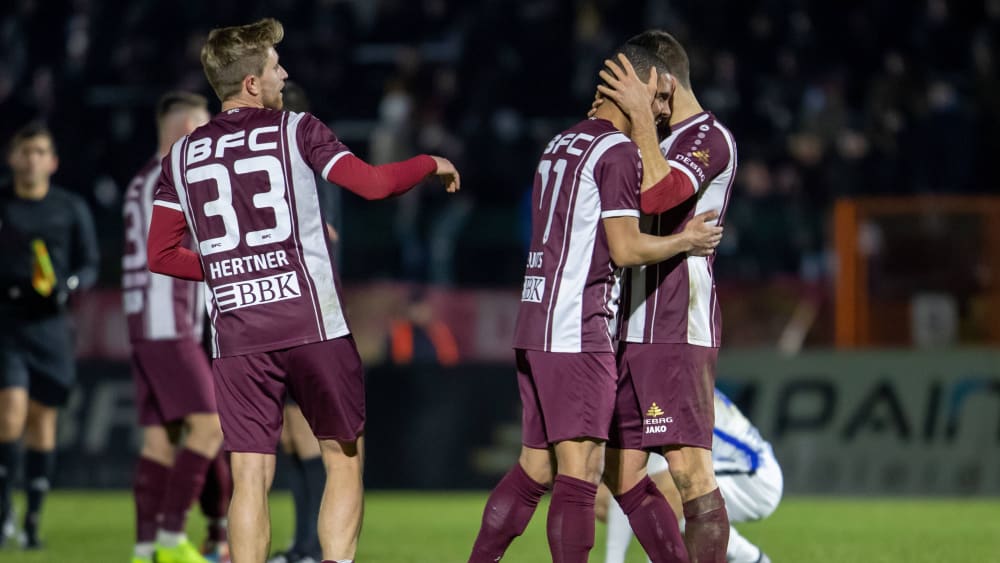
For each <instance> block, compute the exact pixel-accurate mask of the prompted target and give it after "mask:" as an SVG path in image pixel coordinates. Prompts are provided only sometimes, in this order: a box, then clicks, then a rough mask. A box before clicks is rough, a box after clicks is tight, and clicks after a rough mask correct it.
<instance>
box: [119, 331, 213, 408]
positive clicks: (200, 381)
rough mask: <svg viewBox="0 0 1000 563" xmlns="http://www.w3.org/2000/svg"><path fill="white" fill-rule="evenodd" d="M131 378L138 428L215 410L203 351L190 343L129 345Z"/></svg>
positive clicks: (164, 342)
mask: <svg viewBox="0 0 1000 563" xmlns="http://www.w3.org/2000/svg"><path fill="white" fill-rule="evenodd" d="M132 379H133V381H135V404H136V407H137V409H138V411H139V424H141V425H142V426H158V425H163V424H167V423H169V422H176V421H179V420H181V419H183V418H184V417H185V416H187V415H189V414H194V413H214V412H216V410H217V408H216V403H215V388H214V386H213V384H212V368H211V367H210V366H209V364H208V358H207V357H206V356H205V351H204V350H202V348H201V345H200V344H198V343H197V342H195V341H194V340H190V339H187V338H183V339H179V340H142V341H138V342H133V343H132Z"/></svg>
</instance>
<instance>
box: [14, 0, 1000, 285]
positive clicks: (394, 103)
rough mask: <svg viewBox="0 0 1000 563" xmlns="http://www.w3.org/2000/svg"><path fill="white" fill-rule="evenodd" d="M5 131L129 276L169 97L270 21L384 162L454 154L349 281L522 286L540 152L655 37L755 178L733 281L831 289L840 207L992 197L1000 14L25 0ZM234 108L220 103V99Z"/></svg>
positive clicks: (374, 238) (357, 233) (368, 226)
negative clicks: (124, 206) (128, 259)
mask: <svg viewBox="0 0 1000 563" xmlns="http://www.w3.org/2000/svg"><path fill="white" fill-rule="evenodd" d="M0 11H2V12H0V134H2V135H3V138H4V139H7V138H9V136H10V134H11V133H12V132H13V131H14V130H15V129H16V128H17V127H19V126H20V125H22V124H23V123H25V122H26V121H28V120H31V119H36V118H40V119H43V120H45V121H46V122H47V123H48V124H49V125H50V127H51V128H52V129H53V130H54V132H55V134H56V138H57V142H58V144H59V154H60V159H61V168H60V171H59V173H57V175H56V178H55V179H56V182H57V183H58V184H60V185H62V186H64V187H67V188H69V189H72V190H74V191H77V192H78V193H81V194H82V195H83V196H84V197H86V198H87V200H88V201H89V202H90V203H91V205H92V207H93V209H94V212H95V215H96V216H97V219H98V221H97V222H98V225H99V229H100V230H101V232H100V237H101V239H102V243H103V246H104V249H105V252H104V264H103V268H102V279H103V280H104V283H106V284H108V285H111V284H114V283H115V281H116V280H117V275H118V262H119V260H118V256H119V255H120V254H119V250H120V247H121V242H120V239H121V234H120V232H121V218H120V214H121V213H120V197H121V194H122V190H123V187H124V186H125V184H126V183H127V182H128V179H129V178H130V177H131V175H132V174H133V173H134V172H135V170H136V168H137V167H138V166H140V165H141V163H142V162H143V161H144V160H145V159H146V158H148V157H149V155H150V154H151V153H152V152H153V151H154V148H155V147H154V141H155V136H154V131H153V116H152V106H153V104H154V103H155V100H156V98H157V96H158V95H159V94H160V93H162V92H163V91H164V90H167V89H174V88H184V89H190V90H194V91H199V92H202V93H205V94H207V95H211V91H210V90H209V89H208V87H207V84H206V83H205V80H204V77H203V75H202V72H201V67H200V63H199V60H198V52H199V49H200V46H201V43H202V41H203V39H204V37H205V35H206V33H207V31H208V30H209V29H210V28H212V27H216V26H220V25H230V24H238V23H246V22H248V21H251V20H254V19H257V18H259V17H263V16H273V17H276V18H278V19H279V20H281V21H282V22H283V23H284V25H285V32H286V35H285V40H284V42H282V44H281V45H280V46H279V52H280V54H281V62H282V64H283V65H284V66H285V67H286V68H287V69H288V72H289V74H290V76H291V79H292V80H294V81H296V82H297V83H299V84H300V85H301V86H303V87H304V89H305V91H306V92H307V93H308V96H309V98H310V105H311V108H312V111H313V113H315V114H316V115H317V116H319V117H320V118H321V119H323V120H324V121H327V122H328V123H330V124H331V125H332V126H333V127H334V130H335V131H336V132H337V133H338V134H339V135H340V136H341V137H342V139H343V140H344V141H345V142H346V143H347V144H348V145H349V146H351V148H352V149H353V150H354V151H355V152H356V153H358V154H359V155H361V156H363V157H366V158H367V159H369V160H370V161H373V162H375V163H379V162H386V161H391V160H398V159H400V158H405V157H408V156H411V155H412V154H415V153H417V152H432V153H437V154H442V155H444V156H447V157H449V158H450V159H452V160H453V161H454V162H455V163H456V164H457V165H458V166H459V168H460V170H461V171H462V173H463V186H464V187H465V190H463V193H462V195H461V196H460V197H457V198H446V197H444V194H442V193H440V192H441V190H435V189H433V188H432V189H424V190H420V191H417V192H414V193H412V194H411V195H408V196H406V197H404V198H401V199H399V200H397V201H394V202H392V203H389V204H383V205H376V206H371V205H363V204H362V203H360V202H358V201H356V200H355V199H353V198H352V197H345V198H344V199H343V200H342V205H343V213H342V215H343V216H344V225H343V226H342V228H343V238H342V241H343V243H342V244H343V251H344V254H345V257H346V259H345V260H344V262H343V263H344V272H345V277H346V278H347V279H348V280H350V279H352V278H354V279H364V278H366V277H369V276H371V275H373V274H374V275H384V276H387V277H397V278H403V279H408V280H412V281H431V282H435V283H442V284H463V285H469V284H474V285H475V284H478V285H501V284H508V283H516V282H515V280H516V279H518V278H519V277H520V275H521V273H522V271H523V264H522V261H523V252H524V248H523V246H524V238H525V236H524V232H525V226H524V213H523V212H522V211H521V209H522V207H523V201H524V194H525V193H526V191H527V190H529V189H530V183H531V179H532V175H533V171H534V167H535V164H536V159H537V156H538V153H539V151H540V148H541V147H543V146H544V144H545V142H546V141H547V140H548V139H549V138H550V137H551V136H552V135H554V134H555V133H557V132H558V131H559V130H560V129H561V128H563V127H565V126H566V125H568V124H570V123H572V122H574V121H576V120H578V119H580V118H582V117H583V116H584V115H585V113H586V110H587V108H588V107H589V105H590V101H591V99H592V97H593V93H594V86H595V83H596V80H597V70H598V69H599V68H600V65H601V61H602V60H603V58H604V57H605V56H607V55H608V54H610V52H611V51H612V50H613V49H614V47H615V46H616V45H617V44H620V43H622V42H623V41H624V40H625V39H627V38H628V37H629V36H630V35H632V34H634V33H637V32H639V31H641V30H643V29H646V28H650V27H659V28H663V29H666V30H668V31H670V32H671V33H673V34H675V35H676V36H677V37H678V38H679V39H680V40H681V42H682V43H683V44H684V45H685V46H686V47H687V49H688V51H689V55H690V57H691V73H692V83H693V86H694V90H695V92H696V94H697V95H698V96H699V99H700V101H701V103H702V105H703V106H705V107H706V108H708V109H709V110H711V111H713V112H714V113H715V114H716V115H717V116H718V117H719V118H720V119H721V120H722V121H723V122H724V123H726V124H728V126H729V127H730V128H731V129H732V130H733V132H734V134H735V136H736V140H737V143H738V150H739V161H740V173H739V177H738V180H737V184H736V186H735V192H734V196H733V199H732V202H731V204H730V208H729V215H728V221H727V226H728V230H727V234H726V239H725V242H724V247H723V248H722V249H721V250H720V254H721V255H722V259H720V261H719V263H718V265H719V267H718V271H719V272H720V276H722V277H729V278H735V279H744V280H761V279H770V278H772V277H774V276H793V277H798V278H802V279H806V280H821V279H823V278H825V277H826V276H828V274H829V268H830V266H829V263H830V260H829V259H828V255H829V252H828V246H829V244H830V233H829V214H830V209H831V206H832V202H833V201H834V199H835V198H837V197H840V196H850V195H859V194H914V193H927V192H934V193H941V192H944V193H968V192H986V191H990V190H993V189H994V187H993V186H992V185H990V184H989V183H988V181H987V180H986V178H988V177H989V176H988V175H987V171H988V170H989V168H988V167H989V166H990V165H989V162H990V161H991V159H992V158H993V155H995V154H997V153H998V150H997V149H998V147H997V144H998V136H997V131H1000V123H998V122H1000V78H998V73H997V64H998V61H997V54H998V50H997V42H998V41H1000V0H970V1H958V0H954V1H946V0H921V1H916V2H907V1H902V0H897V1H887V2H855V1H845V2H819V1H814V2H809V1H805V0H799V1H794V0H773V1H765V0H756V1H747V2H727V1H723V0H699V1H690V2H667V1H663V0H647V1H640V0H636V1H627V0H521V1H515V0H482V1H478V2H477V1H459V0H353V1H352V0H268V1H264V0H238V1H237V0H215V1H212V2H203V1H201V0H172V1H165V0H164V1H159V0H44V1H43V0H7V1H5V2H3V3H2V6H0ZM216 107H217V106H216Z"/></svg>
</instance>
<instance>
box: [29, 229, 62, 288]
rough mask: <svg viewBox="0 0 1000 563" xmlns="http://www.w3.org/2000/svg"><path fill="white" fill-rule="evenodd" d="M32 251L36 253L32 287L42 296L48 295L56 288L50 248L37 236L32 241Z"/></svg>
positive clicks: (32, 272)
mask: <svg viewBox="0 0 1000 563" xmlns="http://www.w3.org/2000/svg"><path fill="white" fill-rule="evenodd" d="M31 251H32V253H33V254H34V255H35V260H34V263H33V264H32V268H31V287H33V288H35V291H37V292H38V294H39V295H41V296H42V297H48V296H50V295H52V291H53V290H54V289H55V288H56V272H55V270H53V269H52V259H51V258H49V249H48V247H46V246H45V241H44V240H42V239H40V238H36V239H35V240H33V241H31Z"/></svg>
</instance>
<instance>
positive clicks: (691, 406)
mask: <svg viewBox="0 0 1000 563" xmlns="http://www.w3.org/2000/svg"><path fill="white" fill-rule="evenodd" d="M718 356H719V349H718V348H708V347H706V346H695V345H693V344H633V343H625V344H623V345H622V346H621V348H620V349H619V352H618V378H619V379H618V398H617V399H616V401H615V416H614V420H613V421H612V423H611V437H610V439H609V441H608V445H609V446H611V447H613V448H624V449H632V450H645V449H651V450H660V449H661V448H662V447H664V446H695V447H699V448H705V449H712V427H713V426H714V425H715V402H714V398H713V397H714V388H715V363H716V360H717V358H718Z"/></svg>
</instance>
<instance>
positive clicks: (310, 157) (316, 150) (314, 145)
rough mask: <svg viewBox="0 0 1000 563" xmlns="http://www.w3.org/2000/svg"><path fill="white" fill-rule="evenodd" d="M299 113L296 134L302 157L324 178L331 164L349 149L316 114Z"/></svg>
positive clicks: (348, 151) (349, 152)
mask: <svg viewBox="0 0 1000 563" xmlns="http://www.w3.org/2000/svg"><path fill="white" fill-rule="evenodd" d="M301 115H302V118H301V121H300V122H299V127H298V130H297V132H296V134H297V137H298V141H299V148H300V149H301V151H302V157H303V158H304V159H305V161H306V163H307V164H309V167H310V168H312V169H313V170H314V171H315V172H317V173H318V174H320V175H321V176H322V177H323V178H326V177H327V175H328V174H329V173H330V169H331V168H333V165H334V164H336V163H337V161H338V160H340V159H341V158H342V157H344V156H345V155H348V154H351V151H350V149H348V148H347V145H345V144H344V143H341V142H340V139H338V138H337V136H336V135H334V133H333V131H331V130H330V128H329V127H327V126H326V125H325V124H323V122H322V121H320V120H319V119H317V118H316V116H314V115H312V114H311V113H303V114H301Z"/></svg>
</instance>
